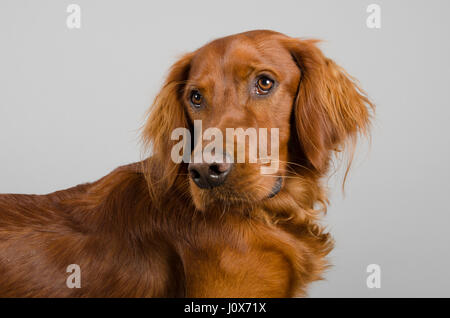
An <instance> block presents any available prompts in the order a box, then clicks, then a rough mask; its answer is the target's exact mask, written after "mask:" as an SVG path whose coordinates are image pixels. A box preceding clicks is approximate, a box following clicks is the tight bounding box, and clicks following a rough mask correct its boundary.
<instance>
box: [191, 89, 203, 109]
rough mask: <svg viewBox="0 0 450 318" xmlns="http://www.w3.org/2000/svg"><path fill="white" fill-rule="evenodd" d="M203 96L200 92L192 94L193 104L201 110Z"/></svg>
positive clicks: (195, 91)
mask: <svg viewBox="0 0 450 318" xmlns="http://www.w3.org/2000/svg"><path fill="white" fill-rule="evenodd" d="M202 101H203V96H202V94H200V92H199V91H197V90H193V91H192V92H191V103H192V105H193V106H194V107H196V108H199V107H200V106H201V105H202Z"/></svg>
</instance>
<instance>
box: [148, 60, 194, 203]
mask: <svg viewBox="0 0 450 318" xmlns="http://www.w3.org/2000/svg"><path fill="white" fill-rule="evenodd" d="M193 55H194V54H193V53H189V54H186V55H184V56H183V57H182V58H181V59H179V60H178V61H177V62H176V63H175V64H174V65H173V66H172V67H171V69H170V71H169V74H168V76H167V79H166V81H165V83H164V85H163V87H162V89H161V91H160V92H159V93H158V95H157V96H156V98H155V100H154V102H153V105H152V107H151V108H150V109H149V113H148V116H147V120H146V123H145V125H144V127H143V131H142V140H143V143H144V146H145V148H146V149H148V148H151V152H152V155H151V158H150V159H149V160H151V161H152V164H147V165H146V167H144V169H145V171H146V176H147V180H148V182H149V187H150V190H151V191H150V193H151V194H155V195H158V194H161V191H158V189H159V190H161V189H165V190H168V189H169V188H170V187H171V186H172V184H173V183H174V181H175V179H176V177H177V175H178V174H179V169H180V166H181V165H180V164H176V163H174V162H173V161H172V160H171V156H170V155H171V150H172V147H173V146H174V145H175V144H176V143H177V142H178V141H173V140H171V134H172V132H173V130H174V129H176V128H188V122H187V117H186V114H185V110H184V107H183V104H182V101H181V97H182V94H183V89H184V85H185V82H186V80H187V78H188V76H189V70H190V64H191V60H192V57H193ZM146 162H147V161H144V163H146ZM150 169H151V171H150Z"/></svg>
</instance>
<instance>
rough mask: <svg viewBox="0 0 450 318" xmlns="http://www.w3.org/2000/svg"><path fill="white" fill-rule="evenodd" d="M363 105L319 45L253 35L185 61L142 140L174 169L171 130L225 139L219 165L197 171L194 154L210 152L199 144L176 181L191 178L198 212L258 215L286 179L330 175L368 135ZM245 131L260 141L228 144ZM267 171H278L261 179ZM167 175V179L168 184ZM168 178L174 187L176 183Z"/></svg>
mask: <svg viewBox="0 0 450 318" xmlns="http://www.w3.org/2000/svg"><path fill="white" fill-rule="evenodd" d="M366 105H370V103H369V101H368V100H367V99H366V98H365V96H364V95H362V94H361V93H360V91H359V89H358V87H357V86H356V85H355V84H354V83H353V81H351V80H350V79H349V78H348V77H347V76H346V74H345V72H344V71H343V70H342V69H340V68H339V67H338V66H337V65H335V64H334V62H332V61H331V60H329V59H327V58H325V57H324V56H323V54H322V53H321V52H320V50H319V49H318V48H317V47H316V46H315V42H314V41H300V40H297V39H293V38H289V37H287V36H284V35H282V34H279V33H275V32H271V31H252V32H247V33H242V34H237V35H233V36H229V37H225V38H221V39H218V40H215V41H213V42H211V43H209V44H207V45H205V46H204V47H202V48H200V49H198V50H197V51H195V52H193V53H190V54H188V55H186V56H184V57H183V58H182V59H181V60H179V61H178V62H177V63H176V64H175V65H174V66H173V67H172V70H171V72H170V74H169V77H168V80H167V82H166V84H165V86H164V88H163V90H162V91H161V93H160V95H159V96H158V98H157V100H156V102H155V105H154V109H153V110H152V113H151V115H150V118H149V119H148V121H147V126H146V128H145V131H144V137H145V138H146V139H148V140H151V141H152V142H153V146H154V152H155V155H157V156H161V160H162V161H164V163H165V164H166V165H170V162H169V161H170V159H169V154H170V153H171V152H172V151H171V149H170V148H171V147H173V146H174V142H176V141H172V140H171V136H172V134H171V133H172V131H173V129H175V128H178V127H185V128H187V129H189V130H190V131H191V134H192V137H194V134H195V133H194V130H195V129H194V126H195V125H194V123H201V131H202V133H204V132H206V131H208V128H211V129H216V130H218V131H220V132H221V135H222V136H223V140H222V141H220V143H221V144H222V149H220V150H218V149H214V150H213V151H212V153H213V154H217V156H216V160H209V161H208V162H205V161H203V162H195V160H194V153H195V151H196V150H198V149H200V151H201V150H202V149H204V148H203V147H205V145H206V144H208V142H205V141H204V139H205V138H204V136H200V138H197V139H194V138H192V156H191V157H190V158H191V162H190V163H189V164H187V163H180V164H178V168H173V167H172V168H171V169H172V170H171V171H174V170H175V171H177V173H178V176H180V175H184V176H188V178H189V187H190V192H191V196H192V198H193V201H194V203H195V205H196V206H197V208H199V209H201V210H204V209H205V208H207V207H208V206H218V205H219V206H224V205H227V206H229V205H233V204H240V205H242V204H249V205H254V204H257V203H258V202H262V201H264V200H271V199H272V198H274V197H276V195H277V194H278V193H279V192H280V191H283V188H284V186H285V184H286V183H287V180H288V179H287V178H289V177H293V176H295V177H299V176H300V177H301V176H302V175H303V176H304V177H305V178H306V177H308V176H309V177H311V178H317V177H320V176H321V175H323V174H324V173H326V170H327V166H328V161H329V157H330V153H331V152H332V151H334V150H336V149H337V148H339V147H340V146H342V144H343V143H344V142H345V141H346V140H347V139H349V137H354V136H355V135H356V134H357V133H358V132H359V131H361V130H364V129H365V127H366V126H367V124H368V110H367V107H366ZM238 128H242V130H241V132H242V131H248V129H249V128H250V129H253V130H254V132H255V133H256V136H257V138H256V139H253V140H252V138H251V137H249V136H247V137H244V139H239V138H238V137H234V136H233V138H231V139H228V138H226V137H228V135H227V133H228V132H227V130H229V129H234V131H237V129H238ZM274 129H275V130H276V132H274ZM272 135H273V136H272ZM263 137H265V141H266V144H265V145H264V144H261V142H260V140H261V138H263ZM272 137H274V138H272ZM202 138H203V141H202ZM215 138H218V137H217V135H214V137H211V136H209V140H214V139H215ZM215 141H216V142H217V140H215ZM252 143H253V145H252ZM255 143H256V144H255ZM275 144H276V145H275ZM263 146H265V148H266V149H261V147H263ZM273 146H275V148H274V147H273ZM252 147H253V148H252ZM251 149H253V150H254V151H253V152H252V150H251ZM275 149H276V152H277V156H273V155H274V153H273V152H274V150H275ZM239 151H241V152H243V156H244V158H245V159H244V161H243V162H242V160H241V161H239V158H238V156H239V154H238V152H239ZM261 154H267V155H268V156H267V157H265V156H264V155H261ZM218 157H220V158H222V159H223V160H222V161H221V160H217V158H218ZM265 159H269V162H267V161H265ZM274 161H275V162H274ZM267 166H271V167H272V168H273V167H275V169H271V170H270V172H269V173H261V172H262V171H263V170H262V168H263V167H267ZM168 169H169V168H167V167H166V170H165V172H164V173H163V175H166V176H168V178H170V176H169V175H170V173H169V170H168ZM171 178H172V179H171V180H170V181H169V184H170V183H172V182H174V181H175V179H176V178H177V177H176V176H172V177H171Z"/></svg>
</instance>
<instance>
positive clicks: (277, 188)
mask: <svg viewBox="0 0 450 318" xmlns="http://www.w3.org/2000/svg"><path fill="white" fill-rule="evenodd" d="M282 186H283V179H282V178H281V177H278V178H277V181H276V182H275V184H274V186H273V188H272V191H271V192H270V194H269V196H268V197H267V198H269V199H270V198H273V197H274V196H276V195H277V194H278V193H279V192H280V191H281V187H282Z"/></svg>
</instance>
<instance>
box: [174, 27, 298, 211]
mask: <svg viewBox="0 0 450 318" xmlns="http://www.w3.org/2000/svg"><path fill="white" fill-rule="evenodd" d="M299 81H300V70H299V68H298V67H297V66H296V63H295V61H294V59H293V58H292V56H291V55H290V53H289V51H288V50H287V49H283V48H282V47H281V45H280V43H279V42H278V41H277V40H275V39H272V38H270V37H263V38H261V39H259V40H255V39H254V38H249V37H248V36H246V35H237V36H231V37H227V38H223V39H219V40H216V41H214V42H212V43H210V44H208V45H206V46H204V47H202V48H201V49H199V50H198V51H197V52H196V54H195V55H194V56H193V58H192V60H191V64H190V70H189V76H188V78H187V81H186V85H185V87H184V90H183V95H182V99H183V107H184V109H185V111H186V113H187V114H188V118H189V121H190V122H191V123H193V122H194V121H196V120H198V121H201V123H202V129H203V131H206V130H207V129H208V128H211V127H214V128H218V129H219V130H220V131H221V132H222V135H223V136H226V130H227V128H228V129H230V128H231V129H237V128H242V129H243V130H244V131H246V130H247V129H248V128H252V129H254V130H253V131H254V132H255V135H257V136H258V135H259V133H260V132H261V133H265V132H267V148H268V149H267V153H268V154H269V155H270V153H271V151H270V150H271V146H272V145H271V142H270V141H271V140H272V138H271V132H272V128H277V129H278V138H276V139H278V140H277V142H278V152H279V158H276V159H273V158H272V159H273V160H277V162H275V163H272V166H277V167H278V169H274V171H273V173H271V174H262V173H261V165H266V166H267V165H268V163H262V162H261V161H262V158H261V157H260V155H259V154H260V149H259V148H260V145H259V142H258V140H255V139H254V140H251V139H250V137H246V140H245V141H246V142H247V143H246V144H243V145H242V147H243V148H239V147H238V142H239V140H238V138H237V137H236V138H234V140H233V141H232V142H233V143H235V146H233V147H229V146H228V145H229V144H230V140H229V141H228V144H227V142H226V140H225V138H224V145H223V148H224V152H226V153H227V156H229V157H232V159H233V160H232V161H233V162H234V164H223V163H220V162H218V163H217V164H216V165H214V164H213V165H211V164H208V163H201V164H192V163H191V164H190V166H189V172H190V176H191V178H190V187H191V191H192V195H193V198H194V201H195V203H196V204H197V206H203V205H207V204H208V203H212V204H215V203H216V202H215V201H218V200H219V201H220V200H223V201H226V202H231V203H233V202H236V201H239V202H246V201H248V202H255V201H256V202H257V201H260V200H264V199H266V198H269V197H271V196H274V195H275V194H276V193H277V192H278V191H279V190H280V188H281V186H282V178H281V176H283V174H284V172H283V171H284V170H285V162H286V160H287V153H288V151H287V148H288V141H289V136H290V118H291V113H292V107H293V105H294V100H295V97H296V92H297V88H298V85H299ZM260 128H266V129H267V130H261V129H260ZM258 137H259V136H258ZM241 141H242V139H241ZM251 143H253V144H251ZM204 144H205V142H203V145H204ZM195 145H196V147H199V143H198V142H197V143H195ZM252 146H253V147H254V149H255V151H256V157H257V158H256V160H253V162H251V160H250V156H251V154H250V148H251V147H252ZM230 148H231V149H232V150H231V151H233V153H231V151H230ZM238 149H243V151H244V152H245V153H244V156H245V157H244V158H245V160H244V162H239V163H238V155H237V152H238ZM224 166H225V167H224ZM211 168H213V169H214V168H216V169H221V168H222V169H225V171H216V173H215V172H214V171H203V170H210V169H211ZM202 173H203V174H205V175H201V174H202ZM224 173H225V174H226V176H225V177H222V175H221V174H224ZM208 174H210V175H209V176H208ZM210 178H212V180H211V181H213V182H209V179H210ZM214 178H216V179H220V180H219V182H214V180H215V179H214ZM222 179H223V180H222ZM202 181H205V182H204V183H205V184H202ZM216 184H217V186H215V185H216Z"/></svg>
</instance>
